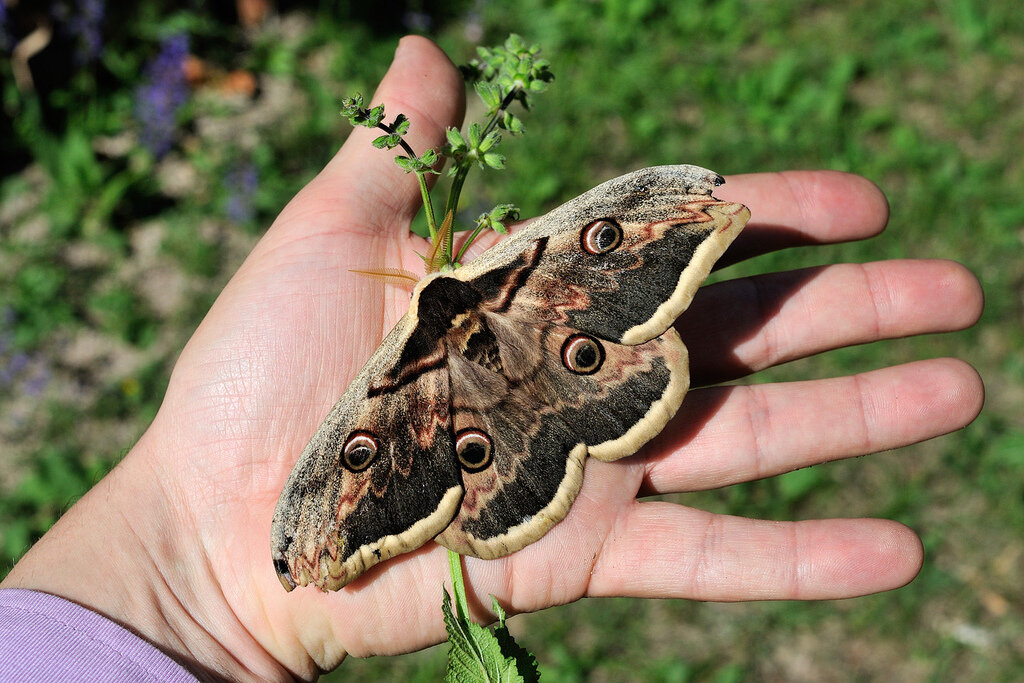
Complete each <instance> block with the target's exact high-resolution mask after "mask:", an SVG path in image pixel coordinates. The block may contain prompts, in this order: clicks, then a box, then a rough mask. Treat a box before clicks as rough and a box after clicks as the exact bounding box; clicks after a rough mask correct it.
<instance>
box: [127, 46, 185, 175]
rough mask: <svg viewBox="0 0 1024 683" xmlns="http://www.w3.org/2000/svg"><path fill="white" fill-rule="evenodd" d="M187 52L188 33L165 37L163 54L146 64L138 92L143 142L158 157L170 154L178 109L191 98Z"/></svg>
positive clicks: (176, 124)
mask: <svg viewBox="0 0 1024 683" xmlns="http://www.w3.org/2000/svg"><path fill="white" fill-rule="evenodd" d="M187 56H188V36H187V35H185V34H182V33H179V34H175V35H173V36H171V37H170V38H166V39H165V40H164V41H163V42H162V43H161V44H160V54H158V55H157V57H156V59H154V60H153V61H152V62H150V63H149V64H148V65H147V66H146V81H145V83H143V85H142V86H141V87H140V88H139V89H138V90H137V91H136V92H135V118H136V119H137V120H138V122H139V125H140V126H141V130H140V132H139V138H140V141H141V142H142V145H143V146H144V147H145V148H146V149H148V150H149V151H150V152H152V153H153V156H155V157H157V158H158V159H159V158H160V157H162V156H163V155H165V154H167V152H168V151H170V149H171V145H172V144H173V142H174V134H175V132H176V131H177V128H178V122H177V116H178V110H179V109H181V107H182V105H183V104H185V102H186V101H187V100H188V94H189V93H188V84H187V83H186V82H185V71H184V69H183V66H184V63H185V58H186V57H187Z"/></svg>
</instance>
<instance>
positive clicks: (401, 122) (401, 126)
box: [391, 114, 409, 135]
mask: <svg viewBox="0 0 1024 683" xmlns="http://www.w3.org/2000/svg"><path fill="white" fill-rule="evenodd" d="M391 130H393V131H395V133H396V134H397V135H405V134H406V133H408V132H409V119H408V118H406V116H405V114H399V115H398V116H396V117H395V121H394V123H392V124H391Z"/></svg>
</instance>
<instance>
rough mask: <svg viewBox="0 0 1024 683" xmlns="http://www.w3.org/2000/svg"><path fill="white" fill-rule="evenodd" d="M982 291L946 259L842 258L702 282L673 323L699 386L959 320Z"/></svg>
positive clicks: (975, 313)
mask: <svg viewBox="0 0 1024 683" xmlns="http://www.w3.org/2000/svg"><path fill="white" fill-rule="evenodd" d="M983 299H984V297H983V294H982V291H981V287H980V285H979V284H978V281H977V279H976V278H975V277H974V275H973V274H972V273H971V272H970V271H968V270H967V269H966V268H964V267H963V266H961V265H960V264H958V263H955V262H952V261H938V260H931V261H884V262H878V263H867V264H863V265H854V264H842V265H835V266H828V267H824V268H813V269H805V270H797V271H792V272H787V273H772V274H769V275H762V276H757V277H751V278H741V279H738V280H731V281H727V282H722V283H719V284H716V285H712V286H709V287H705V288H703V289H702V290H701V291H700V293H699V295H698V296H697V297H696V298H695V299H694V301H693V304H692V305H691V306H690V308H689V310H687V311H686V313H684V314H683V316H681V317H680V319H679V321H678V322H677V324H676V327H677V328H678V329H679V331H680V334H681V336H682V338H683V341H684V342H685V343H686V346H687V348H688V349H689V351H690V359H691V360H690V366H691V367H692V368H693V378H692V380H691V381H692V383H693V384H694V385H695V386H699V385H703V384H710V383H715V382H721V381H725V380H729V379H734V378H736V377H740V376H743V375H746V374H749V373H751V372H754V371H757V370H760V369H763V368H766V367H770V366H772V365H777V364H779V363H784V362H786V361H789V360H793V359H796V358H803V357H806V356H809V355H812V354H815V353H819V352H821V351H825V350H829V349H835V348H840V347H843V346H850V345H852V344H862V343H865V342H870V341H875V340H878V339H887V338H894V337H904V336H908V335H914V334H926V333H934V332H948V331H952V330H959V329H963V328H965V327H968V326H970V325H972V324H974V323H975V322H976V321H977V319H978V317H979V316H980V315H981V310H982V305H983Z"/></svg>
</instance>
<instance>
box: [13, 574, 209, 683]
mask: <svg viewBox="0 0 1024 683" xmlns="http://www.w3.org/2000/svg"><path fill="white" fill-rule="evenodd" d="M0 680H2V681H174V682H178V681H190V682H194V681H196V678H195V677H194V676H192V674H190V673H189V672H188V671H186V670H185V669H184V668H183V667H182V666H180V665H179V664H178V663H176V662H175V661H174V660H173V659H171V658H170V657H168V656H167V655H165V654H164V653H163V652H161V651H160V650H158V649H157V648H155V647H153V646H152V645H150V644H149V643H147V642H146V641H145V640H143V639H142V638H139V637H138V636H136V635H135V634H134V633H132V632H131V631H129V630H127V629H125V628H122V627H121V626H118V625H117V624H115V623H114V622H112V621H110V620H109V619H107V618H106V617H103V616H100V615H99V614H97V613H95V612H92V611H90V610H88V609H86V608H84V607H81V606H79V605H76V604H75V603H73V602H68V601H67V600H64V599H62V598H58V597H55V596H53V595H48V594H46V593H39V592H36V591H30V590H21V589H17V588H6V589H2V590H0Z"/></svg>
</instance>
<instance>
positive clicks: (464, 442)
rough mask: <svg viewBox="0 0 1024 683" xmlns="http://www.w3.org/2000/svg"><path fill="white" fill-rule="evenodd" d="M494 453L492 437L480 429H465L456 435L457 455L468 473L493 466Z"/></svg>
mask: <svg viewBox="0 0 1024 683" xmlns="http://www.w3.org/2000/svg"><path fill="white" fill-rule="evenodd" d="M493 451H494V445H493V442H492V441H491V437H489V436H488V435H487V434H486V433H485V432H482V431H480V430H479V429H463V430H461V431H459V433H458V434H456V435H455V453H456V454H457V455H458V456H459V464H460V465H462V469H464V470H466V471H467V472H479V471H481V470H483V469H486V468H487V467H488V466H489V465H490V464H491V456H492V455H493Z"/></svg>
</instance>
